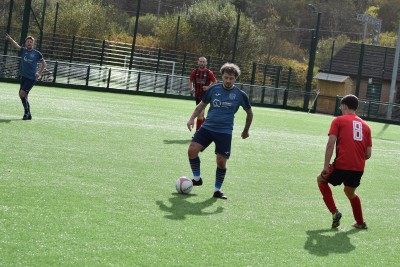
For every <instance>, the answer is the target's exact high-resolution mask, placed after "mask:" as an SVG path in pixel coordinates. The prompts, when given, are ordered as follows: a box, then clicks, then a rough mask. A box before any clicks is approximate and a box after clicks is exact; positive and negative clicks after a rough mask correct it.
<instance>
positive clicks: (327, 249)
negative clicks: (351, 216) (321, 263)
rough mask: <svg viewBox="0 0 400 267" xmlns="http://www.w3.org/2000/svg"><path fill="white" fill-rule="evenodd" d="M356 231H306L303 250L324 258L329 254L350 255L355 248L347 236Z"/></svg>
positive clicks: (356, 230)
mask: <svg viewBox="0 0 400 267" xmlns="http://www.w3.org/2000/svg"><path fill="white" fill-rule="evenodd" d="M358 231H359V230H358V229H352V230H350V231H347V232H342V231H339V230H337V229H323V230H314V231H307V232H306V233H307V235H308V238H307V241H306V243H305V245H304V248H305V249H306V250H308V252H309V253H310V254H313V255H316V256H320V257H326V256H329V255H330V254H345V253H350V252H351V251H353V250H354V249H355V248H356V247H355V246H354V245H352V244H351V242H350V237H349V235H351V234H354V233H357V232H358ZM332 234H334V235H332Z"/></svg>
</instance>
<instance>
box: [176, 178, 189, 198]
mask: <svg viewBox="0 0 400 267" xmlns="http://www.w3.org/2000/svg"><path fill="white" fill-rule="evenodd" d="M192 188H193V183H192V180H190V179H189V178H187V177H186V176H181V177H179V178H178V180H176V191H178V193H181V194H189V193H190V191H192Z"/></svg>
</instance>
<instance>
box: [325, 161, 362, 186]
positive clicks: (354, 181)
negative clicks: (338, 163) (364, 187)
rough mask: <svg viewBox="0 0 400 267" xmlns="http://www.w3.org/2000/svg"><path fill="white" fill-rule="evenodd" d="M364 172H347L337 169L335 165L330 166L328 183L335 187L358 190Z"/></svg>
mask: <svg viewBox="0 0 400 267" xmlns="http://www.w3.org/2000/svg"><path fill="white" fill-rule="evenodd" d="M363 174H364V172H362V171H347V170H339V169H335V168H334V166H333V165H330V166H329V175H328V176H327V177H326V180H327V182H328V183H330V184H331V185H333V186H337V185H341V184H342V183H343V184H344V185H346V186H350V187H354V188H357V187H358V186H359V185H360V182H361V177H362V176H363Z"/></svg>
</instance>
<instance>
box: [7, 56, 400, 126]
mask: <svg viewBox="0 0 400 267" xmlns="http://www.w3.org/2000/svg"><path fill="white" fill-rule="evenodd" d="M19 62H20V58H19V57H17V56H6V55H3V56H2V57H1V60H0V81H13V82H15V81H16V80H17V78H18V75H19ZM46 62H47V69H46V71H45V72H44V73H43V74H42V76H41V77H40V78H39V79H38V83H40V84H41V85H48V86H65V87H73V88H83V89H92V90H102V91H113V92H124V93H138V94H151V95H158V96H168V97H176V98H186V99H190V98H192V97H193V95H192V92H191V91H190V90H189V88H188V83H189V80H188V79H189V77H188V76H182V75H172V74H167V73H156V72H151V71H146V70H137V69H131V70H130V69H128V68H123V67H109V66H100V65H97V64H77V63H71V62H65V61H53V60H47V61H46ZM237 86H238V87H239V88H241V89H242V90H243V91H244V92H246V93H247V94H248V96H249V98H250V101H251V103H252V105H254V106H265V107H275V108H284V109H292V110H299V111H308V112H315V111H316V110H317V108H318V98H317V94H316V92H312V93H309V94H308V95H307V93H306V92H304V91H300V90H291V89H287V88H286V87H275V86H266V85H252V84H246V83H237ZM306 96H308V99H309V103H308V105H307V106H306V107H304V99H305V97H306ZM322 98H323V99H324V100H325V102H324V105H326V104H325V103H326V100H328V101H330V102H332V103H333V104H332V110H330V111H328V113H329V114H335V115H338V114H339V109H338V107H339V103H340V98H339V97H329V96H319V99H322ZM321 103H322V101H321ZM388 108H390V109H391V111H392V116H391V118H390V119H387V118H386V116H387V110H388ZM358 112H359V115H360V116H363V117H365V118H367V119H370V120H378V121H386V122H389V123H396V124H397V123H399V121H400V105H397V104H394V105H391V106H390V105H388V104H387V103H382V102H373V101H368V100H361V101H360V107H359V109H358Z"/></svg>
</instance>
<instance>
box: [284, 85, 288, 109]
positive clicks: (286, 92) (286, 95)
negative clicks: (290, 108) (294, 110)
mask: <svg viewBox="0 0 400 267" xmlns="http://www.w3.org/2000/svg"><path fill="white" fill-rule="evenodd" d="M288 98H289V90H287V89H285V91H283V107H284V108H286V107H287V101H288Z"/></svg>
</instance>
